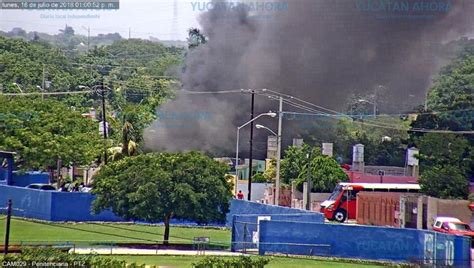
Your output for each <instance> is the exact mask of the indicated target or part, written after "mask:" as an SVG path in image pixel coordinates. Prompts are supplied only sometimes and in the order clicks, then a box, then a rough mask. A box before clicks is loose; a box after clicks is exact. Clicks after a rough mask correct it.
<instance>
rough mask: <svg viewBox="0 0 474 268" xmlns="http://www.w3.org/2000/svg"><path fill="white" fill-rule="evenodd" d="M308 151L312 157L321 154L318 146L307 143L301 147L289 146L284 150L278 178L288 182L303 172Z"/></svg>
mask: <svg viewBox="0 0 474 268" xmlns="http://www.w3.org/2000/svg"><path fill="white" fill-rule="evenodd" d="M310 151H311V155H312V156H313V157H315V156H317V155H320V154H321V150H320V149H319V148H316V147H312V148H311V147H310V146H309V145H308V144H303V146H302V147H296V146H291V147H288V148H287V149H286V150H285V153H284V155H285V158H284V159H282V160H281V164H280V178H281V181H282V182H283V183H286V184H290V183H291V181H293V180H295V179H297V178H298V177H299V176H300V174H302V173H303V172H305V171H304V168H305V166H306V165H307V163H308V158H307V154H308V153H309V152H310Z"/></svg>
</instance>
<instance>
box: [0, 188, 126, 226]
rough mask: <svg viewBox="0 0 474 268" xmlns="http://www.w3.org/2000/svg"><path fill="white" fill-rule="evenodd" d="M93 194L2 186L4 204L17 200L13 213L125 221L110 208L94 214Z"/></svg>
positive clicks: (55, 218) (1, 203) (1, 202)
mask: <svg viewBox="0 0 474 268" xmlns="http://www.w3.org/2000/svg"><path fill="white" fill-rule="evenodd" d="M94 198H95V197H94V196H93V195H92V194H89V193H68V192H56V191H41V190H35V189H28V188H24V187H16V186H6V185H0V207H3V206H4V205H6V204H7V201H8V199H12V202H13V215H15V216H19V217H26V218H34V219H40V220H45V221H121V219H120V218H119V217H117V216H115V215H114V214H113V213H112V212H110V211H104V212H102V213H100V214H97V215H92V213H91V212H90V208H91V205H92V201H93V200H94Z"/></svg>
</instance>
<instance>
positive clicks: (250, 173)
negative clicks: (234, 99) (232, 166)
mask: <svg viewBox="0 0 474 268" xmlns="http://www.w3.org/2000/svg"><path fill="white" fill-rule="evenodd" d="M250 93H251V94H252V102H251V105H250V120H253V113H254V107H255V90H253V89H251V91H250ZM252 149H253V121H252V122H251V123H250V154H249V184H248V191H249V192H248V196H247V198H248V201H250V200H251V197H252V157H253V155H252Z"/></svg>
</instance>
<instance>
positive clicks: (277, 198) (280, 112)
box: [275, 96, 283, 206]
mask: <svg viewBox="0 0 474 268" xmlns="http://www.w3.org/2000/svg"><path fill="white" fill-rule="evenodd" d="M282 120H283V97H281V96H280V107H279V109H278V135H277V161H276V178H275V188H276V192H275V203H276V205H277V206H279V205H280V162H281V127H282Z"/></svg>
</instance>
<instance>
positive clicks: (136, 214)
mask: <svg viewBox="0 0 474 268" xmlns="http://www.w3.org/2000/svg"><path fill="white" fill-rule="evenodd" d="M226 170H227V166H226V165H224V164H222V163H219V162H217V161H214V160H213V159H211V158H209V157H207V156H205V155H203V154H201V153H199V152H188V153H159V154H157V153H149V154H142V155H139V156H136V157H128V158H124V159H122V160H120V161H117V162H113V163H111V164H110V165H107V166H105V167H103V168H102V169H101V170H100V171H99V174H98V175H97V176H96V177H95V178H94V183H93V193H94V194H96V195H97V199H96V200H95V201H94V205H93V208H94V211H95V212H99V211H102V210H104V209H110V208H111V209H112V211H113V212H114V213H116V214H117V215H119V216H121V217H123V218H125V219H127V220H144V221H149V222H159V221H163V222H164V224H165V232H164V237H163V239H164V243H165V244H167V243H168V241H169V229H170V221H171V219H182V220H193V221H196V222H197V223H209V222H214V221H216V222H220V221H224V220H225V214H226V213H227V211H228V206H229V200H230V198H231V197H232V193H231V185H230V184H229V183H228V182H227V180H226V178H225V172H226Z"/></svg>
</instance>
